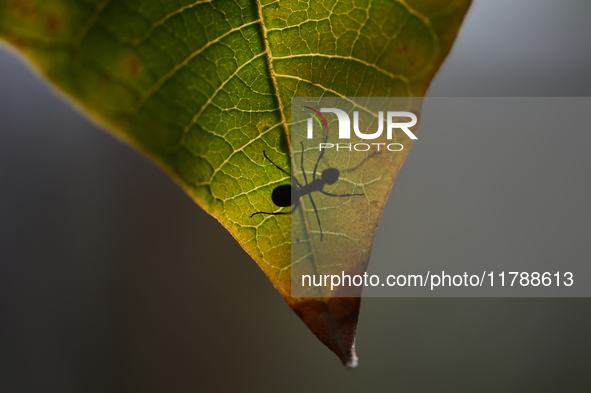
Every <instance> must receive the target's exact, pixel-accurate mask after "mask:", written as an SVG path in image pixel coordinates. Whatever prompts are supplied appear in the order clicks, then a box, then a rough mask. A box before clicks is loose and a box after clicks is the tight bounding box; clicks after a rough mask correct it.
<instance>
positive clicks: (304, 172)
mask: <svg viewBox="0 0 591 393" xmlns="http://www.w3.org/2000/svg"><path fill="white" fill-rule="evenodd" d="M300 143H301V145H302V159H301V161H300V166H301V168H302V173H303V174H304V180H305V182H306V185H308V177H307V176H306V171H305V170H304V142H300Z"/></svg>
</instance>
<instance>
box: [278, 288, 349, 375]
mask: <svg viewBox="0 0 591 393" xmlns="http://www.w3.org/2000/svg"><path fill="white" fill-rule="evenodd" d="M289 300H290V302H289V303H290V306H291V307H292V309H293V310H294V311H295V313H296V314H297V315H298V316H299V317H300V318H301V319H302V320H303V321H304V323H305V324H306V325H307V326H308V328H309V329H310V330H311V331H312V333H314V335H315V336H316V337H318V339H319V340H320V341H322V343H323V344H324V345H326V346H327V347H328V348H329V349H330V350H331V351H333V352H334V353H335V355H337V356H338V357H339V359H340V360H341V362H342V363H343V365H344V366H345V367H346V368H347V369H349V370H351V369H354V368H355V367H357V365H358V364H359V358H358V357H357V353H356V351H355V333H356V331H357V320H358V317H359V306H360V303H361V298H358V297H333V298H329V299H328V300H321V299H316V298H310V299H301V298H300V299H297V298H290V299H289Z"/></svg>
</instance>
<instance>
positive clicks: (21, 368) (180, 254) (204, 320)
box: [0, 0, 591, 392]
mask: <svg viewBox="0 0 591 393" xmlns="http://www.w3.org/2000/svg"><path fill="white" fill-rule="evenodd" d="M590 17H591V3H590V2H589V1H587V0H568V1H566V0H517V1H516V0H479V1H475V2H474V5H473V7H472V9H471V11H470V12H469V14H468V16H467V18H466V21H465V24H464V26H463V28H462V31H461V34H460V37H459V38H458V40H457V42H456V45H455V47H454V49H453V50H452V54H451V55H450V57H449V58H448V60H447V61H446V63H445V64H444V66H443V68H442V69H441V71H440V73H439V74H438V76H437V77H436V79H435V81H434V82H433V85H432V88H431V90H430V94H431V95H433V96H591V78H589V76H588V71H589V70H590V69H591V51H590V50H589V43H590V42H591V25H589V23H588V20H589V19H590ZM0 127H1V132H0V391H3V392H82V391H83V392H105V391H112V392H119V391H120V392H165V391H166V392H195V391H206V392H207V391H247V390H248V391H259V392H266V391H269V392H271V391H273V392H277V391H281V392H302V391H308V392H319V391H337V390H338V391H364V392H366V391H400V392H415V391H417V392H418V391H421V392H422V391H438V392H458V391H478V392H501V391H502V392H529V391H535V392H555V391H568V392H588V391H590V390H591V378H589V374H588V373H589V370H590V369H591V357H590V354H591V339H590V337H589V332H590V331H591V317H590V316H589V315H590V314H589V308H590V306H591V301H590V300H589V299H364V300H363V302H362V310H361V315H360V323H359V330H358V336H357V346H358V353H359V356H360V366H359V368H358V369H356V370H354V371H352V372H347V371H346V370H345V369H344V368H343V367H342V366H341V365H340V363H339V362H338V360H337V358H336V357H335V356H334V355H333V354H332V353H330V352H329V351H328V350H327V349H326V348H325V347H324V346H323V345H322V344H320V342H318V341H317V340H316V338H315V337H313V336H312V334H311V333H309V332H308V331H307V328H305V326H304V325H303V324H302V323H301V322H300V321H299V319H298V318H297V317H296V315H295V314H294V313H293V312H292V311H291V310H290V309H289V308H288V307H287V305H286V304H285V302H284V301H283V299H282V298H281V297H280V296H279V294H278V293H277V292H276V291H275V290H274V288H273V287H272V286H271V284H270V283H269V282H268V280H267V278H266V277H265V276H264V274H263V273H262V272H261V271H260V269H259V268H258V267H257V266H256V264H255V263H254V262H253V261H252V260H251V259H250V257H248V256H247V255H246V253H244V252H243V251H242V249H241V248H240V247H239V246H238V244H237V243H236V242H235V241H234V239H233V238H232V237H231V236H230V235H229V233H228V232H227V231H226V230H225V229H224V228H223V227H222V226H221V225H219V224H218V223H217V221H216V220H215V219H213V218H211V217H209V216H208V215H207V214H205V213H204V212H203V211H202V210H201V209H200V208H199V207H198V206H196V205H195V204H194V203H193V202H192V201H191V200H190V199H189V198H188V197H187V196H186V195H185V194H184V193H183V191H182V190H181V189H180V188H179V187H177V186H176V185H175V184H174V183H173V182H172V181H171V180H170V179H168V177H167V176H166V175H164V174H163V173H162V172H161V171H160V170H159V169H158V168H156V167H155V166H154V165H153V164H151V163H150V162H148V161H147V160H146V159H145V158H144V157H142V156H141V155H140V154H139V153H137V152H135V151H133V150H132V149H130V148H128V147H127V146H125V145H123V144H121V143H119V142H118V141H116V140H115V139H114V138H113V137H111V136H110V135H108V134H106V133H105V132H103V131H101V130H99V129H98V128H97V127H96V126H94V125H92V124H90V123H89V122H88V121H87V120H85V119H84V117H83V116H81V115H80V114H79V113H77V112H76V111H75V110H74V109H73V108H72V107H71V106H70V105H69V104H67V103H66V102H64V101H63V100H62V99H61V98H59V97H57V96H56V95H55V94H54V93H53V92H52V91H51V90H50V89H49V88H48V87H47V86H46V85H45V84H44V83H43V82H40V81H39V79H38V78H37V77H36V76H35V75H34V74H32V73H31V71H30V70H29V69H28V68H27V67H25V66H23V64H22V63H21V62H20V61H19V60H17V59H15V58H14V57H13V56H12V55H11V54H9V53H8V52H6V51H0ZM585 131H587V130H585ZM571 132H577V131H576V130H573V131H571ZM579 132H583V130H581V131H579ZM426 137H427V136H425V138H426ZM477 137H478V135H475V136H474V138H475V139H477ZM565 138H566V136H565ZM425 145H427V144H425ZM420 146H421V145H420V144H418V143H417V144H416V146H414V147H413V151H412V152H411V153H410V155H409V158H408V159H407V161H406V164H405V165H404V167H403V168H402V171H401V172H400V175H399V180H398V181H397V184H396V185H395V187H394V191H393V193H392V196H391V198H398V199H400V200H402V201H404V204H405V206H408V205H407V204H412V203H413V201H414V200H418V201H420V203H423V204H427V203H428V201H427V202H425V198H428V197H429V195H428V192H426V190H425V185H424V184H423V185H421V186H420V185H418V182H413V179H420V178H424V177H425V176H426V174H428V173H429V171H430V169H432V168H433V167H434V166H437V165H439V162H437V161H435V160H432V159H430V156H429V155H428V154H424V153H421V147H420ZM414 150H416V151H414ZM413 153H414V154H413ZM552 182H553V179H552V178H549V179H548V187H552ZM581 182H588V179H581ZM440 186H441V185H440ZM453 191H454V190H453V189H449V190H448V192H449V193H453ZM419 194H420V195H422V197H421V198H415V196H416V195H419ZM415 209H417V210H418V208H417V207H416V206H415ZM418 211H419V212H420V210H418ZM433 214H437V209H432V210H430V211H429V215H430V216H429V217H414V216H412V215H409V214H403V215H401V216H400V217H401V220H407V222H408V224H407V225H408V226H411V225H417V224H416V222H425V221H428V219H430V218H431V215H433ZM433 219H434V220H436V219H440V218H438V217H433ZM400 225H403V226H404V223H402V224H400ZM446 230H448V231H453V227H450V228H446ZM433 236H436V234H435V235H433ZM434 241H437V239H436V238H434V239H429V238H425V237H422V238H420V239H417V243H416V244H410V245H408V246H407V247H412V246H414V247H424V245H425V244H429V243H430V242H434ZM450 252H453V250H450Z"/></svg>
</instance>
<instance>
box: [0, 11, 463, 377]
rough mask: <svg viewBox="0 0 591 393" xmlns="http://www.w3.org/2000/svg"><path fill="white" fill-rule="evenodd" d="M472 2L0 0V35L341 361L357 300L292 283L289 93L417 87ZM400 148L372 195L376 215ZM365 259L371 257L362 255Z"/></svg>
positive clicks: (346, 359) (369, 92)
mask: <svg viewBox="0 0 591 393" xmlns="http://www.w3.org/2000/svg"><path fill="white" fill-rule="evenodd" d="M469 4H470V0H448V1H443V0H397V1H385V0H365V1H364V0H359V1H352V0H346V1H324V2H320V1H309V2H308V1H307V2H300V1H293V0H281V1H280V2H279V1H263V2H259V1H248V0H216V1H207V0H203V1H194V0H191V1H186V0H174V1H172V0H161V1H147V0H144V1H140V0H83V1H82V0H78V1H75V0H0V37H1V38H2V39H3V40H5V41H7V42H8V43H10V44H11V45H13V46H14V47H16V48H17V49H18V50H19V51H20V53H21V54H22V55H23V56H24V57H25V58H26V59H28V60H29V61H30V62H32V63H33V64H34V66H35V67H36V68H37V69H38V70H39V71H40V72H41V73H42V74H44V75H45V76H46V77H47V78H49V80H51V81H52V82H53V83H54V84H55V86H57V87H58V88H59V89H60V90H61V91H62V92H64V93H65V94H66V95H67V96H68V97H70V98H72V99H73V100H74V101H75V102H76V104H77V105H79V106H81V107H82V108H83V109H84V110H85V111H86V112H87V113H88V114H89V115H90V116H91V117H92V118H93V119H94V120H95V121H97V122H99V123H101V124H103V125H104V126H105V127H106V128H107V129H109V130H110V131H112V132H113V133H114V134H115V135H116V136H118V137H119V138H121V139H123V140H125V141H126V142H128V143H130V144H132V145H133V146H135V147H136V148H138V149H140V150H141V151H143V152H144V153H145V154H147V155H148V156H150V157H151V158H152V159H153V160H155V161H156V162H157V163H159V164H160V165H161V166H162V167H163V168H164V169H165V170H166V171H167V172H168V173H169V174H170V175H171V176H172V177H173V178H174V179H175V180H176V181H177V182H178V183H179V184H180V185H181V187H183V189H184V190H185V191H186V192H187V193H188V194H189V195H190V196H191V197H192V198H193V199H194V200H195V201H196V202H197V203H198V204H199V205H200V206H202V207H203V208H204V209H205V210H206V211H207V212H209V213H210V214H212V215H213V216H214V217H216V218H217V219H218V220H219V221H220V222H221V223H222V224H223V225H224V226H225V227H226V228H227V229H228V230H229V231H230V233H231V234H232V235H233V236H234V237H235V238H236V239H237V240H238V242H239V243H240V244H241V245H242V247H243V248H244V249H245V250H246V251H247V252H248V253H249V254H250V255H251V256H252V257H253V259H254V260H255V261H256V262H257V263H258V264H259V266H260V267H261V268H262V269H263V271H264V272H265V273H266V274H267V276H268V277H269V279H270V280H271V282H272V283H273V285H274V286H275V287H276V288H277V290H278V291H279V292H280V293H281V294H282V295H283V296H284V297H285V299H286V300H287V302H288V303H289V305H290V306H291V307H292V308H293V309H294V311H295V312H296V313H297V314H298V315H299V316H300V317H301V318H302V320H303V321H304V322H305V323H306V324H307V325H308V327H309V328H310V329H311V330H312V332H313V333H314V334H316V336H317V337H318V338H319V339H320V340H321V341H322V342H323V343H325V344H326V345H327V346H328V347H329V348H330V349H332V350H333V351H334V352H335V353H336V354H337V355H338V356H339V357H340V359H341V360H342V361H343V363H345V364H348V365H350V366H354V365H355V364H356V360H355V359H356V355H355V352H354V336H355V329H356V326H357V317H358V312H359V303H360V300H359V298H356V297H350V298H328V299H327V298H312V299H311V298H293V297H291V296H290V276H291V275H290V267H291V265H290V250H291V238H290V236H291V234H290V233H291V228H290V220H289V218H288V217H283V219H279V217H274V218H272V219H262V218H260V217H259V218H251V217H250V215H251V214H252V213H253V212H256V211H260V210H263V209H265V208H268V207H269V205H270V203H271V202H270V198H269V196H270V194H271V192H272V190H273V189H274V188H275V187H276V186H277V185H279V184H285V183H288V182H289V177H288V176H286V175H285V174H283V173H281V172H280V171H278V170H277V169H276V168H275V167H273V166H271V165H269V163H268V162H267V161H266V160H265V158H264V156H263V151H266V152H268V153H269V155H272V156H273V160H274V162H275V163H277V165H280V166H281V167H283V168H289V166H290V165H289V164H290V161H291V157H290V153H289V147H288V146H289V143H288V133H289V126H288V125H289V122H290V110H289V107H290V103H291V98H292V97H293V96H318V95H331V96H374V97H376V96H385V97H387V96H419V97H420V96H423V95H424V94H425V92H426V89H427V87H428V85H429V83H430V81H431V79H432V77H433V75H434V73H435V72H436V70H437V69H438V67H439V66H440V64H441V62H442V61H443V59H444V58H445V56H446V55H447V53H448V51H449V49H450V47H451V45H452V43H453V40H454V38H455V36H456V33H457V31H458V29H459V26H460V23H461V21H462V18H463V17H464V14H465V12H466V11H467V8H468V6H469ZM403 160H404V155H400V156H398V157H397V159H396V161H395V162H391V163H389V164H388V170H387V172H386V173H387V175H388V177H389V179H390V181H389V182H388V184H387V185H386V186H385V187H384V188H383V190H381V191H380V193H379V195H377V194H376V195H375V196H374V200H375V201H376V202H375V206H373V210H372V212H373V213H372V214H373V216H372V220H374V221H372V222H374V223H375V225H374V226H373V229H372V230H371V231H370V232H369V233H368V236H367V238H368V241H369V245H368V246H366V247H368V248H367V249H366V250H365V252H364V254H363V258H366V257H367V258H368V257H369V251H370V249H371V243H372V241H373V233H374V232H375V227H376V226H377V222H378V218H379V215H380V213H381V211H382V209H383V206H384V204H385V200H386V198H387V195H388V194H389V191H390V187H391V185H392V183H393V180H394V178H395V176H396V173H397V171H398V169H399V167H400V165H401V164H402V162H403ZM359 263H360V266H362V267H363V269H364V268H365V264H366V263H367V260H360V261H359Z"/></svg>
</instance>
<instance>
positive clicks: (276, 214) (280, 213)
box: [250, 212, 291, 218]
mask: <svg viewBox="0 0 591 393" xmlns="http://www.w3.org/2000/svg"><path fill="white" fill-rule="evenodd" d="M257 214H267V215H269V216H279V215H282V214H291V212H277V213H269V212H256V213H252V214H251V215H250V218H253V217H254V216H256V215H257Z"/></svg>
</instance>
